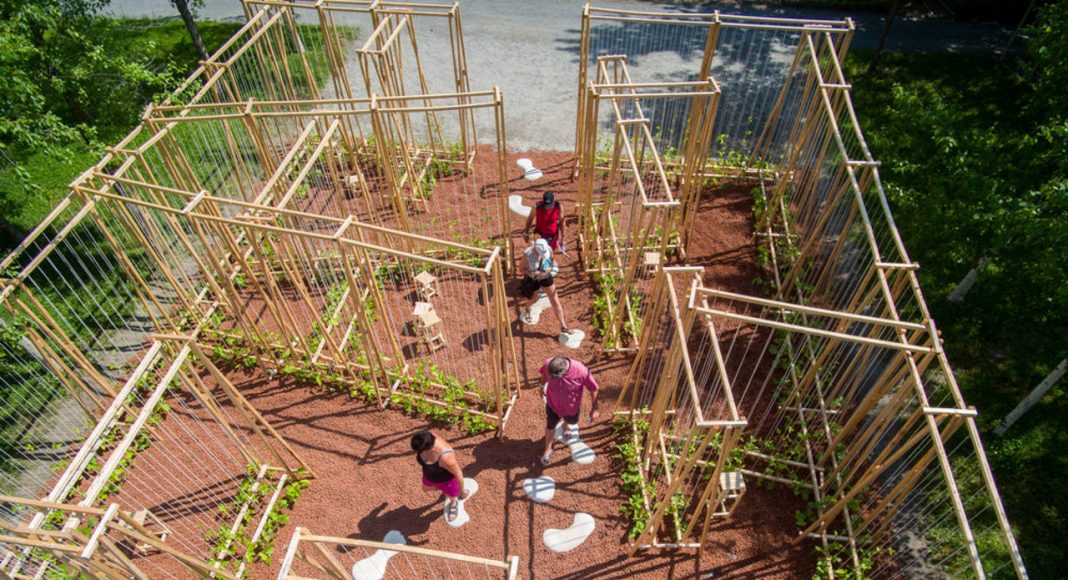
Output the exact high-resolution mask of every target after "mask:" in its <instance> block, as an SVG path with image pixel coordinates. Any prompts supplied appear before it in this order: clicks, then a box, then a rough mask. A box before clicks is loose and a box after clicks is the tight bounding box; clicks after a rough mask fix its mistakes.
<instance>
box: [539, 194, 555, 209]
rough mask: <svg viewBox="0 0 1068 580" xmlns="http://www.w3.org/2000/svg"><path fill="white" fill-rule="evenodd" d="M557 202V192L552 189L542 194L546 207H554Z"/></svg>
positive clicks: (542, 200)
mask: <svg viewBox="0 0 1068 580" xmlns="http://www.w3.org/2000/svg"><path fill="white" fill-rule="evenodd" d="M554 203H556V194H554V193H553V192H551V191H546V192H545V193H543V194H541V204H542V205H543V206H545V207H552V206H553V204H554Z"/></svg>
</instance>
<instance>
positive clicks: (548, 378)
mask: <svg viewBox="0 0 1068 580" xmlns="http://www.w3.org/2000/svg"><path fill="white" fill-rule="evenodd" d="M541 377H542V378H543V379H545V392H544V398H545V451H544V452H543V453H542V454H541V464H542V465H548V464H549V461H550V460H551V459H552V456H553V436H554V435H555V434H556V425H557V424H558V423H560V419H561V418H563V420H564V424H565V425H564V442H565V443H566V442H568V441H569V440H570V439H571V438H572V437H578V422H579V413H580V412H581V410H582V392H583V391H584V390H585V391H589V392H590V422H591V423H592V422H593V421H596V420H597V418H599V417H600V416H601V414H600V413H599V412H598V411H597V389H598V388H599V387H598V386H597V381H596V380H594V378H593V374H592V373H590V369H588V368H586V365H584V364H582V363H580V362H579V361H577V360H574V359H571V358H567V357H563V356H554V357H552V358H550V359H548V360H546V361H545V362H544V363H543V364H542V365H541Z"/></svg>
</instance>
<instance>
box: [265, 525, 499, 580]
mask: <svg viewBox="0 0 1068 580" xmlns="http://www.w3.org/2000/svg"><path fill="white" fill-rule="evenodd" d="M391 560H397V561H396V562H391ZM361 562H363V564H361ZM300 567H303V568H304V569H305V570H304V571H302V572H301V573H300V574H296V573H295V570H296V569H298V568H300ZM391 569H393V570H395V571H396V572H395V574H397V575H400V576H408V575H411V576H413V577H420V578H486V579H487V580H493V579H497V580H515V578H518V572H519V559H518V558H517V557H516V556H511V557H510V558H508V559H507V560H492V559H488V558H478V557H475V556H466V555H462V554H453V553H451V552H442V551H440V550H430V549H427V548H424V547H420V546H409V545H405V544H396V543H386V542H374V541H369V540H363V539H357V538H338V537H334V536H319V535H316V534H314V533H312V532H311V530H308V529H307V528H297V529H296V531H295V532H294V533H293V537H292V538H291V539H290V541H289V548H288V550H287V551H286V555H285V559H284V560H283V561H282V569H281V570H279V572H278V580H287V579H288V580H297V579H299V578H331V579H333V580H348V579H349V578H353V577H364V576H370V575H371V572H379V573H381V574H382V575H383V576H384V577H389V576H391V575H393V573H391V572H390V570H391ZM357 572H360V573H359V574H357Z"/></svg>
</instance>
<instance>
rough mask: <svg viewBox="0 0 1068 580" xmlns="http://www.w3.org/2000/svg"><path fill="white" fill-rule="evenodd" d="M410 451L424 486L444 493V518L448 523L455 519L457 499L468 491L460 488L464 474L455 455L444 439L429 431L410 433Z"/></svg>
mask: <svg viewBox="0 0 1068 580" xmlns="http://www.w3.org/2000/svg"><path fill="white" fill-rule="evenodd" d="M412 451H415V460H416V462H417V463H419V466H420V467H422V468H423V486H424V489H425V490H427V491H430V490H438V491H440V492H441V493H442V494H444V495H445V497H446V503H445V518H446V519H448V520H449V521H450V522H451V521H452V520H454V519H456V514H457V510H458V507H459V504H458V503H457V499H467V493H468V492H467V490H465V489H464V484H463V481H464V474H463V470H461V469H460V464H459V462H457V461H456V454H455V453H453V451H452V449H451V448H450V447H449V442H448V441H446V440H445V439H444V438H442V437H439V436H436V435H434V434H433V433H431V432H430V431H420V432H418V433H416V434H415V435H412Z"/></svg>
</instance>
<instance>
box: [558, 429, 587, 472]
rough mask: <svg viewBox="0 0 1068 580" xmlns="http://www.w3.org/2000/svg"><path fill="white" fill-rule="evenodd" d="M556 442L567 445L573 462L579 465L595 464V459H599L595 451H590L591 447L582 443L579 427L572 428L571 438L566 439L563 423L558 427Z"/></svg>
mask: <svg viewBox="0 0 1068 580" xmlns="http://www.w3.org/2000/svg"><path fill="white" fill-rule="evenodd" d="M556 440H557V441H561V442H563V443H565V444H567V448H568V449H569V450H570V451H571V460H572V461H574V462H575V463H578V464H579V465H589V464H590V463H593V460H594V459H597V454H596V453H594V451H593V449H590V446H589V445H586V444H585V443H583V442H582V439H580V438H579V433H578V427H572V428H571V437H570V438H569V439H564V425H563V424H562V423H561V424H560V425H557V426H556Z"/></svg>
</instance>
